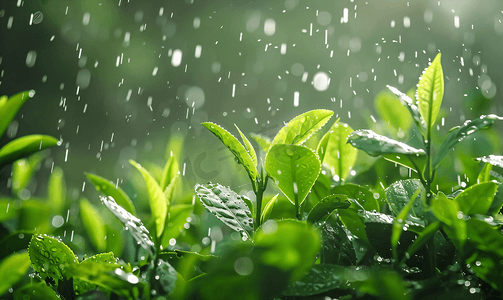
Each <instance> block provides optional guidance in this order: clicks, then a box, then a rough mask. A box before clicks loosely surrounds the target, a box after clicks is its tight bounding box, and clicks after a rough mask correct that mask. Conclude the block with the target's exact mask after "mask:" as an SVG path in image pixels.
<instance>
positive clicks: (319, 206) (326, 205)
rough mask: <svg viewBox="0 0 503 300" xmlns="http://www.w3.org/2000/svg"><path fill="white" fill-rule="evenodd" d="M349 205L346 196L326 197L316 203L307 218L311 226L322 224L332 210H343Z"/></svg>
mask: <svg viewBox="0 0 503 300" xmlns="http://www.w3.org/2000/svg"><path fill="white" fill-rule="evenodd" d="M350 205H351V203H349V200H348V197H347V196H346V195H328V196H326V197H324V198H323V199H321V200H320V202H318V203H316V205H315V206H314V207H313V208H312V209H311V211H310V212H309V215H308V216H307V222H308V223H311V224H316V223H319V222H320V223H324V222H325V220H326V219H327V218H328V217H329V216H330V214H331V213H332V212H333V211H334V209H338V208H341V209H345V208H348V207H349V206H350Z"/></svg>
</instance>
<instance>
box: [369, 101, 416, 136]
mask: <svg viewBox="0 0 503 300" xmlns="http://www.w3.org/2000/svg"><path fill="white" fill-rule="evenodd" d="M374 106H375V109H376V111H377V113H378V114H379V116H380V117H381V119H383V121H384V122H386V123H387V124H388V125H389V127H390V128H392V129H393V130H394V132H395V133H397V132H399V131H400V130H401V131H402V132H403V133H407V132H409V130H410V129H411V127H412V117H411V116H410V114H409V113H408V111H407V108H406V106H404V105H402V103H401V101H400V100H399V99H397V98H396V97H395V96H394V95H393V94H392V93H390V92H389V91H382V92H380V93H378V94H377V96H376V97H375V102H374Z"/></svg>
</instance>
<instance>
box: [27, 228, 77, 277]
mask: <svg viewBox="0 0 503 300" xmlns="http://www.w3.org/2000/svg"><path fill="white" fill-rule="evenodd" d="M28 253H29V254H30V260H31V266H32V267H33V269H34V270H35V271H36V272H38V273H39V274H40V275H41V276H42V278H46V277H50V278H52V279H53V280H54V281H55V282H56V283H57V282H58V280H65V279H68V278H69V276H67V274H66V267H68V266H69V265H71V264H77V263H78V261H77V258H76V257H75V254H73V252H72V250H70V248H68V246H67V245H65V244H64V243H63V242H61V241H60V240H57V239H55V238H53V237H50V236H47V235H34V236H33V237H32V238H31V241H30V245H29V247H28ZM61 266H64V267H63V268H61Z"/></svg>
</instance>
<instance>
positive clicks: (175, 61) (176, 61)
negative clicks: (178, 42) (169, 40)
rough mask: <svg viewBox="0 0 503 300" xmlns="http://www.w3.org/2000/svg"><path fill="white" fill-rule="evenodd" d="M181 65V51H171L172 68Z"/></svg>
mask: <svg viewBox="0 0 503 300" xmlns="http://www.w3.org/2000/svg"><path fill="white" fill-rule="evenodd" d="M181 63H182V50H180V49H176V50H174V51H173V56H172V57H171V64H172V65H173V67H178V66H180V64H181Z"/></svg>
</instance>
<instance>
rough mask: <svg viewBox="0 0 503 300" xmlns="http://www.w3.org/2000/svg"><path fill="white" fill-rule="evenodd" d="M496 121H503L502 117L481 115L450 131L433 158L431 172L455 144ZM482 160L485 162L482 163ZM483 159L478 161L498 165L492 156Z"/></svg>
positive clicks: (495, 158)
mask: <svg viewBox="0 0 503 300" xmlns="http://www.w3.org/2000/svg"><path fill="white" fill-rule="evenodd" d="M496 120H503V117H498V116H496V115H487V116H485V115H482V116H480V117H479V118H477V119H474V120H468V121H466V122H465V123H464V124H463V126H460V127H455V128H453V129H451V130H450V131H449V133H448V134H447V137H446V138H445V139H444V141H443V142H442V144H441V145H440V147H439V148H438V151H437V153H436V154H435V158H434V159H433V170H435V169H436V168H437V167H438V166H439V165H440V162H442V159H443V158H444V157H445V156H446V155H447V154H448V153H449V152H450V151H451V150H452V148H454V146H455V145H456V144H457V143H459V142H461V141H462V140H464V139H465V138H466V137H467V136H469V135H471V134H473V133H475V132H477V131H478V130H480V129H485V128H488V127H490V126H491V125H493V124H494V122H495V121H496ZM484 159H485V160H487V161H484ZM484 159H483V158H480V159H478V160H482V161H484V162H489V163H491V162H493V163H496V165H497V163H498V158H497V157H494V156H492V157H491V156H489V157H487V158H484Z"/></svg>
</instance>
